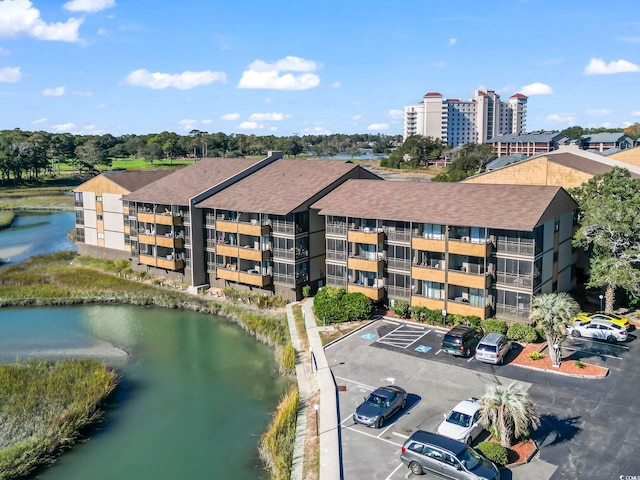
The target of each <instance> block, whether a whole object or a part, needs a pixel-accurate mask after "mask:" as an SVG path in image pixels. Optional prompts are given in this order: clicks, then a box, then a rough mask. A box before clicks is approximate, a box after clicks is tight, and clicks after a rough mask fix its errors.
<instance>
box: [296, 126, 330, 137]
mask: <svg viewBox="0 0 640 480" xmlns="http://www.w3.org/2000/svg"><path fill="white" fill-rule="evenodd" d="M302 133H310V134H314V135H331V130H327V129H326V128H324V127H313V128H303V129H302Z"/></svg>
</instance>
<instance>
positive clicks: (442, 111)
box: [404, 90, 527, 147]
mask: <svg viewBox="0 0 640 480" xmlns="http://www.w3.org/2000/svg"><path fill="white" fill-rule="evenodd" d="M526 117H527V97H526V96H525V95H522V94H521V93H516V94H515V95H512V96H511V97H510V98H509V101H507V102H503V101H501V100H500V95H498V94H497V93H496V92H495V91H493V90H486V91H482V90H477V91H476V95H475V98H472V99H470V100H467V101H463V100H460V99H458V98H447V99H445V98H443V96H442V94H440V93H436V92H431V93H427V94H426V95H425V96H424V98H423V100H422V102H420V103H419V104H417V105H407V106H406V107H404V138H405V140H406V139H407V137H410V136H411V135H422V136H424V137H434V138H439V139H440V140H442V142H443V143H446V144H448V145H451V146H454V147H455V146H456V145H462V144H465V143H485V142H486V141H487V140H491V139H492V138H494V137H495V136H497V135H507V134H518V133H522V132H524V129H525V126H526Z"/></svg>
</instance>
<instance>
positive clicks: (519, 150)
mask: <svg viewBox="0 0 640 480" xmlns="http://www.w3.org/2000/svg"><path fill="white" fill-rule="evenodd" d="M486 143H488V144H489V145H492V146H493V148H494V149H495V151H496V154H497V155H498V157H504V156H507V155H514V154H522V155H526V156H528V157H531V156H534V155H541V154H543V153H549V152H552V151H554V150H557V149H558V148H559V147H560V146H561V145H568V144H569V143H571V139H570V138H569V137H567V136H566V135H564V134H562V133H560V132H531V133H520V134H515V135H498V136H496V137H494V138H492V139H490V140H487V142H486Z"/></svg>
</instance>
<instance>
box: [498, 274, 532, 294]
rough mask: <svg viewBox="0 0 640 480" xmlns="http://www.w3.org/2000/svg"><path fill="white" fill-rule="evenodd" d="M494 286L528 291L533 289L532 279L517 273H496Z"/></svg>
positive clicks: (529, 276)
mask: <svg viewBox="0 0 640 480" xmlns="http://www.w3.org/2000/svg"><path fill="white" fill-rule="evenodd" d="M538 276H539V275H538ZM496 284H498V285H502V286H504V287H516V288H526V289H527V290H529V289H531V288H533V285H534V277H533V276H531V275H518V274H517V273H506V272H498V273H497V274H496Z"/></svg>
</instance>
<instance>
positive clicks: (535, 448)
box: [504, 440, 540, 468]
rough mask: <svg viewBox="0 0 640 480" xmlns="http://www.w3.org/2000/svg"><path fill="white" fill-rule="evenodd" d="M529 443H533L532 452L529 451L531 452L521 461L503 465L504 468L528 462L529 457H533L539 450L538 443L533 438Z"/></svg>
mask: <svg viewBox="0 0 640 480" xmlns="http://www.w3.org/2000/svg"><path fill="white" fill-rule="evenodd" d="M531 443H533V446H534V449H533V452H531V454H530V455H529V456H528V457H527V458H526V459H524V460H523V461H521V462H515V463H509V464H507V465H505V466H504V468H516V467H519V466H520V465H526V464H527V463H529V462H530V461H531V459H532V458H533V457H535V456H536V454H537V453H538V452H539V451H540V449H539V448H538V444H537V443H536V442H535V441H534V440H531Z"/></svg>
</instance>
